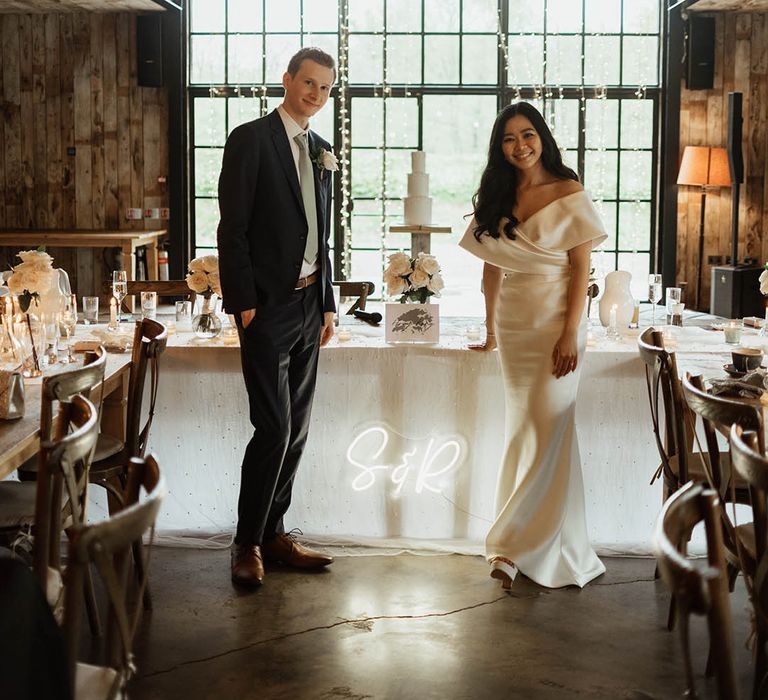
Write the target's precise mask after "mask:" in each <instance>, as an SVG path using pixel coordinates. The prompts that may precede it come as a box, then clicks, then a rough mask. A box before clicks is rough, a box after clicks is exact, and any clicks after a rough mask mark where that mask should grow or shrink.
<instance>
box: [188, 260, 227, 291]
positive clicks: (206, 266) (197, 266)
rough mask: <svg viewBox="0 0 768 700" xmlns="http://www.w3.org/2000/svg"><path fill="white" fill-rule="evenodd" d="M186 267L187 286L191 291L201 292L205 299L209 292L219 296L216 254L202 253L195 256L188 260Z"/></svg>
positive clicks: (219, 284)
mask: <svg viewBox="0 0 768 700" xmlns="http://www.w3.org/2000/svg"><path fill="white" fill-rule="evenodd" d="M187 269H188V270H189V274H188V275H187V277H186V280H187V286H188V287H189V288H190V289H191V290H192V291H193V292H195V293H196V294H202V295H203V296H204V297H205V298H206V299H209V298H210V297H211V294H218V295H219V296H221V282H220V281H219V256H218V255H202V256H200V257H199V258H195V259H194V260H191V261H190V263H189V265H188V266H187Z"/></svg>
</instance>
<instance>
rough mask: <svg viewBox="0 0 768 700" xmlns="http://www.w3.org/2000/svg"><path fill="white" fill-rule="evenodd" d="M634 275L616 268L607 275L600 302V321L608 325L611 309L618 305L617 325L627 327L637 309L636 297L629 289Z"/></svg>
mask: <svg viewBox="0 0 768 700" xmlns="http://www.w3.org/2000/svg"><path fill="white" fill-rule="evenodd" d="M631 280H632V275H631V273H629V272H626V271H625V270H614V271H613V272H609V273H608V274H607V275H606V276H605V291H604V292H603V296H602V297H600V301H599V302H598V304H599V307H600V323H601V324H602V325H603V326H606V327H607V326H608V325H609V324H610V322H611V309H612V308H613V307H614V306H615V307H616V325H617V326H618V327H619V328H627V326H629V323H630V321H631V320H632V314H633V313H634V311H635V299H634V297H633V296H632V292H631V291H630V289H629V283H630V281H631Z"/></svg>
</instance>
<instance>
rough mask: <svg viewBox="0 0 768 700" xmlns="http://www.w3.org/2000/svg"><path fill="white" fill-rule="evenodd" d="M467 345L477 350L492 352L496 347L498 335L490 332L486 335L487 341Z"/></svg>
mask: <svg viewBox="0 0 768 700" xmlns="http://www.w3.org/2000/svg"><path fill="white" fill-rule="evenodd" d="M467 347H468V348H469V349H470V350H474V351H475V352H490V351H491V350H495V349H496V336H495V335H494V334H493V333H488V334H486V336H485V342H483V343H476V344H475V345H468V346H467Z"/></svg>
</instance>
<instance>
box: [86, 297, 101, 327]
mask: <svg viewBox="0 0 768 700" xmlns="http://www.w3.org/2000/svg"><path fill="white" fill-rule="evenodd" d="M98 322H99V297H83V323H84V324H85V325H86V326H88V325H90V324H92V323H98Z"/></svg>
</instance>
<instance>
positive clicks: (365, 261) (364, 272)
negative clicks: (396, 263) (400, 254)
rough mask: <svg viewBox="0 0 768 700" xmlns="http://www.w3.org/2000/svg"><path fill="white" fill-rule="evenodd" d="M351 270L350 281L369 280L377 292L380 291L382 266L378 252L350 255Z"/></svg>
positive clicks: (358, 252)
mask: <svg viewBox="0 0 768 700" xmlns="http://www.w3.org/2000/svg"><path fill="white" fill-rule="evenodd" d="M351 268H352V270H351V272H352V276H351V279H355V280H369V281H371V282H373V283H374V284H375V285H376V289H377V290H381V289H382V286H381V279H382V272H383V269H384V265H383V263H382V254H381V253H380V252H379V251H378V250H375V251H367V250H365V251H356V252H355V253H354V254H353V255H352V265H351Z"/></svg>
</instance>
